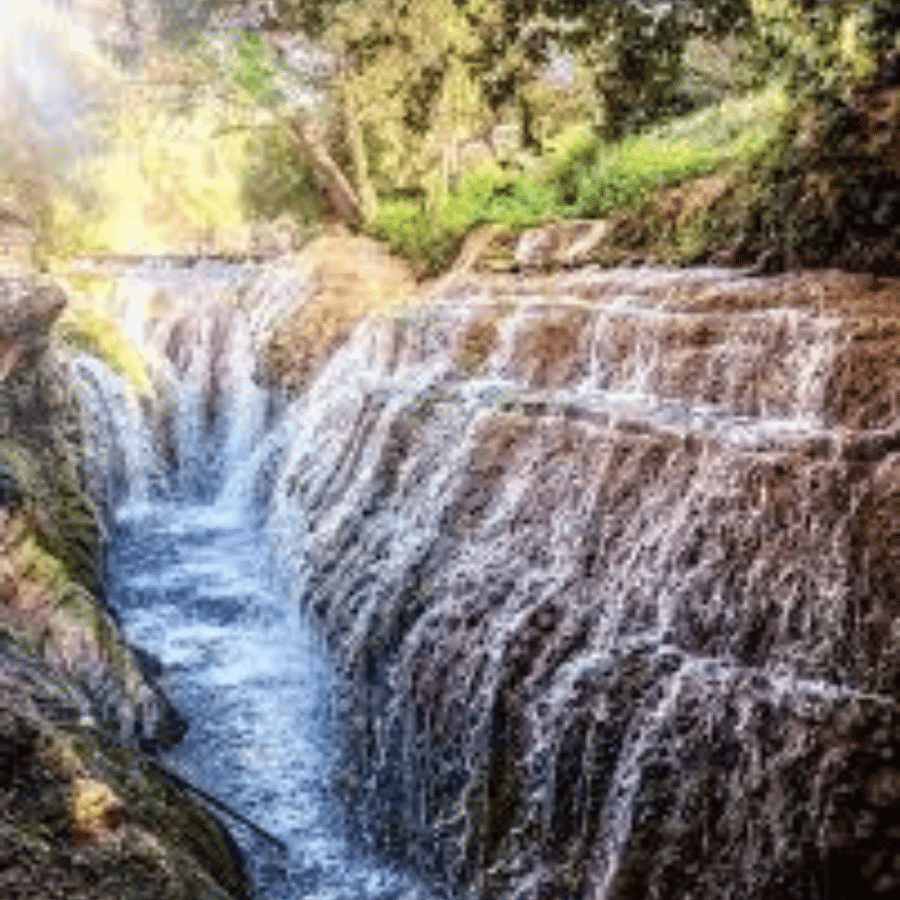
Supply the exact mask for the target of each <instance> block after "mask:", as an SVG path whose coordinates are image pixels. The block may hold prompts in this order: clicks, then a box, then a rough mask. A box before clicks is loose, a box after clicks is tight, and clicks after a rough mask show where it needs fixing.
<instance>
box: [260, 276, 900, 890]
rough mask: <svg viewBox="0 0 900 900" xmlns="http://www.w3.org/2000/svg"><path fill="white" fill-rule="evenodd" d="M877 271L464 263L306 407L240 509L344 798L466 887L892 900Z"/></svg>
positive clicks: (892, 657) (888, 619)
mask: <svg viewBox="0 0 900 900" xmlns="http://www.w3.org/2000/svg"><path fill="white" fill-rule="evenodd" d="M898 364H900V285H898V284H897V283H896V282H892V281H883V282H875V281H873V280H872V279H870V278H868V277H865V276H845V275H839V274H837V273H820V274H815V275H813V274H795V275H786V276H780V277H778V278H773V279H748V278H745V277H743V276H741V275H740V274H736V273H731V274H725V273H722V272H719V271H716V270H695V271H692V272H663V271H657V270H629V271H614V272H600V271H596V270H589V269H585V270H580V271H578V272H573V273H569V274H567V275H550V276H544V277H537V276H535V277H531V278H524V277H521V276H519V277H514V276H495V277H491V278H488V277H476V276H470V277H469V276H467V277H466V279H460V280H457V281H456V282H455V283H449V284H445V285H443V287H442V289H441V292H440V293H437V294H436V295H435V296H433V297H432V298H431V299H430V300H428V301H427V302H423V303H422V304H421V305H419V306H410V307H408V308H407V310H406V311H405V312H403V313H399V314H397V315H395V316H394V317H392V318H389V319H384V320H381V321H371V322H369V323H367V324H366V325H365V326H364V327H363V328H361V329H360V330H359V331H357V333H356V335H355V337H354V338H353V339H352V340H351V341H350V342H349V344H347V345H346V346H345V347H344V348H343V349H342V350H341V351H339V352H338V353H337V354H336V355H335V356H334V357H333V358H332V360H331V362H330V364H329V366H328V367H327V368H326V369H325V370H324V371H323V372H322V374H321V375H320V377H319V379H318V380H317V381H316V382H315V383H314V384H313V386H312V387H311V389H310V390H309V392H308V393H307V395H306V397H305V399H304V401H303V404H302V406H303V408H302V417H303V418H302V422H303V425H302V432H300V433H299V438H298V439H297V440H296V441H295V444H294V449H293V453H292V456H291V457H290V458H289V460H288V464H287V468H286V470H285V472H284V474H283V476H282V478H281V481H280V483H279V485H278V487H277V490H276V495H275V502H274V509H273V514H272V520H271V525H272V529H273V533H274V534H275V535H276V538H277V540H279V541H280V542H281V544H282V547H283V548H284V550H285V553H286V555H287V556H289V557H290V558H291V559H292V560H293V562H294V572H295V575H296V583H297V584H298V594H299V595H300V596H302V597H303V599H304V600H305V602H307V603H308V604H309V605H310V607H311V608H312V609H313V610H315V611H316V612H317V613H318V614H319V615H320V616H322V618H323V620H324V621H325V622H326V624H327V626H328V628H329V629H330V631H331V633H332V634H333V636H334V638H335V640H336V642H337V643H338V645H339V646H340V647H341V648H342V650H343V658H344V660H345V666H346V671H347V674H348V679H349V680H348V683H349V684H350V688H349V689H348V693H347V697H346V698H345V702H346V705H347V712H348V714H349V720H350V721H351V723H352V734H351V738H350V741H349V744H350V746H351V747H352V748H354V749H355V754H354V755H353V760H352V765H353V766H355V768H356V771H355V773H354V775H353V777H350V776H349V775H348V783H350V784H356V785H359V790H360V791H361V792H362V794H363V795H364V796H366V797H367V798H368V799H369V804H370V806H371V808H372V810H373V821H374V820H375V819H376V818H377V819H378V820H380V821H381V822H382V823H386V824H384V826H383V827H384V832H385V840H386V841H388V842H389V843H392V844H394V845H395V846H402V845H404V844H410V845H412V846H413V847H414V848H415V849H414V850H413V851H412V853H413V855H414V856H415V857H416V858H417V859H418V861H419V862H421V863H422V864H424V865H426V866H427V865H431V866H434V867H436V868H441V869H443V870H444V871H447V872H449V873H450V875H451V878H452V879H453V880H456V881H457V882H459V883H463V884H469V885H473V886H474V887H475V888H476V889H479V890H481V891H482V892H483V894H484V895H485V896H491V897H514V898H517V900H537V898H551V897H552V898H554V900H558V898H566V897H572V898H580V897H592V898H596V900H639V898H651V897H665V898H667V900H678V898H684V900H687V898H691V900H723V898H731V900H775V898H786V897H790V898H797V900H807V898H808V900H818V898H822V900H824V898H831V897H851V896H852V897H870V896H871V897H894V896H900V874H898V873H900V756H898V752H900V718H898V715H900V705H898V702H897V693H898V688H900V609H898V606H897V600H898V598H900V549H898V548H900V377H898V374H897V373H898V371H900V366H898Z"/></svg>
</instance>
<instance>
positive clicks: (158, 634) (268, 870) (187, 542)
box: [74, 266, 435, 900]
mask: <svg viewBox="0 0 900 900" xmlns="http://www.w3.org/2000/svg"><path fill="white" fill-rule="evenodd" d="M253 280H254V275H253V273H252V272H250V271H249V270H248V269H241V268H237V269H236V268H234V267H227V266H226V267H223V266H218V267H215V268H214V269H211V270H210V271H209V272H208V273H206V274H205V276H204V275H202V274H201V275H198V273H197V272H190V271H183V270H180V269H178V268H177V267H164V268H162V269H159V268H154V267H151V268H149V269H145V270H143V271H139V272H133V273H131V274H130V275H129V277H128V278H125V279H123V280H122V282H121V284H120V286H119V287H118V289H117V290H118V291H119V293H120V295H121V296H120V301H121V315H122V319H123V321H124V322H125V323H126V325H125V327H127V328H128V329H129V332H130V334H129V337H130V338H131V340H132V341H133V342H134V343H136V344H137V345H138V346H139V347H140V348H141V349H142V352H143V353H144V355H145V356H146V358H147V359H148V360H149V362H150V364H151V366H152V367H153V376H154V380H155V382H156V388H157V392H158V394H157V398H156V402H155V403H148V402H147V400H146V398H144V400H141V399H140V398H137V397H135V395H134V392H133V391H132V390H131V389H130V388H129V387H128V386H127V385H126V384H125V383H124V382H123V379H122V378H121V377H119V376H117V375H115V374H113V373H112V372H111V371H109V370H107V369H106V368H105V367H103V366H102V365H100V364H98V363H97V362H96V360H93V359H90V358H87V357H83V358H79V359H76V360H75V362H74V371H75V374H76V378H77V381H78V383H79V384H80V391H79V393H80V394H81V396H82V400H83V403H84V405H85V407H86V408H87V411H88V417H89V419H91V420H93V422H94V430H95V444H96V447H97V453H98V458H99V459H100V462H101V463H102V467H103V468H104V469H105V477H106V488H105V490H106V496H107V500H108V504H107V506H108V516H107V518H108V520H109V521H108V528H109V534H110V543H109V548H108V557H107V584H108V592H109V597H110V601H111V603H112V605H113V607H114V608H115V610H116V611H117V613H118V615H119V616H120V618H121V621H122V624H123V626H124V629H125V632H126V634H127V635H128V637H129V639H130V640H131V641H132V642H133V643H134V644H135V645H136V646H138V647H140V648H141V649H142V650H144V651H146V652H147V653H149V654H151V655H152V657H155V659H156V660H158V662H159V663H160V664H161V669H162V673H163V674H162V682H163V685H164V687H165V689H166V691H167V693H168V694H169V696H170V697H171V698H172V700H173V701H174V702H175V705H176V706H177V708H178V709H179V711H180V712H181V713H182V714H183V715H184V716H185V717H186V718H187V720H188V722H189V723H190V725H189V729H188V732H187V734H186V737H185V738H184V739H183V740H182V741H181V742H180V743H179V744H178V745H177V746H176V747H174V748H173V749H171V750H169V751H168V752H166V753H165V754H164V757H163V758H164V761H165V763H166V764H167V765H168V766H169V767H170V768H171V769H173V770H174V771H175V772H177V773H179V774H180V775H182V776H183V777H185V778H186V779H187V780H188V781H190V782H191V783H193V784H196V785H197V786H198V787H201V788H202V789H204V790H205V791H208V792H209V793H211V794H212V795H214V796H216V797H218V798H221V799H222V800H223V801H225V802H226V803H227V804H229V805H230V806H231V807H233V808H234V809H235V810H237V811H239V812H240V813H241V814H242V815H244V816H246V817H248V818H249V819H250V820H252V821H254V822H256V823H258V824H259V825H260V826H261V827H262V828H263V829H265V830H266V831H268V832H269V833H271V834H272V835H273V836H275V837H276V838H278V839H279V840H280V841H282V842H283V843H284V844H286V845H287V848H288V850H287V852H284V851H283V850H280V849H279V848H278V847H277V846H275V845H273V844H272V843H271V842H269V841H266V840H264V839H263V838H261V837H260V836H259V835H257V834H254V832H253V831H251V830H250V829H248V828H246V827H245V826H241V825H240V824H235V825H234V829H233V830H234V834H235V837H236V839H237V840H238V842H239V844H240V845H241V847H242V849H243V850H244V851H245V853H246V855H247V860H248V868H249V874H250V876H251V880H252V883H253V886H254V898H255V900H300V898H304V900H425V898H431V897H434V896H435V895H434V893H433V892H431V891H429V890H428V889H426V888H424V887H423V886H421V885H420V884H418V883H417V882H416V881H415V880H414V879H413V878H412V877H411V876H410V875H408V874H407V873H404V872H402V871H400V870H399V869H397V868H394V867H392V866H391V865H389V864H387V863H384V862H380V861H378V860H376V859H374V858H373V856H372V855H371V854H370V853H368V852H367V851H366V849H365V848H364V847H363V846H362V844H363V843H364V842H363V841H360V840H359V838H358V837H357V838H354V837H353V834H354V829H353V827H352V824H353V823H352V816H348V812H347V810H346V809H345V807H344V805H343V804H342V803H341V801H340V800H339V799H337V797H336V795H335V791H334V789H333V784H334V776H335V773H336V771H337V767H338V766H339V764H340V760H339V753H338V750H337V747H338V739H337V735H336V732H335V728H336V724H335V721H334V718H333V716H332V700H333V697H334V684H333V678H334V675H333V671H334V670H333V666H332V664H331V662H330V660H329V656H328V650H327V648H326V647H325V646H324V644H323V643H322V642H321V641H320V640H319V639H318V638H317V635H316V630H315V627H314V626H313V625H312V624H311V623H310V622H308V621H306V620H305V618H304V616H303V614H302V613H301V611H300V609H299V607H298V605H297V604H296V603H295V602H294V601H293V600H292V599H291V598H290V597H289V592H288V590H287V589H286V585H285V584H284V582H283V580H282V579H281V578H280V576H279V574H278V570H277V566H276V565H275V564H274V561H273V559H272V557H271V555H270V552H269V549H268V545H267V538H266V536H265V534H264V531H263V529H262V528H261V525H260V519H261V516H260V513H261V509H260V505H259V503H258V498H254V497H253V496H250V495H248V492H247V491H246V490H240V489H239V488H240V485H241V484H242V483H252V482H253V481H254V475H256V474H257V469H258V467H259V466H260V465H261V464H262V462H263V460H261V458H260V455H259V454H258V453H256V452H255V451H256V450H257V447H258V446H259V445H261V444H263V443H264V442H265V440H266V438H267V437H269V438H271V436H272V434H273V433H275V432H276V431H277V427H278V418H277V415H275V414H274V413H273V412H272V409H271V405H272V404H271V398H269V397H267V395H266V392H265V391H263V390H262V389H260V388H258V387H256V385H255V384H254V382H253V377H252V370H253V363H252V358H251V350H252V348H251V328H252V321H251V317H250V316H249V315H247V314H246V313H245V312H243V311H241V309H240V308H239V304H236V303H235V297H236V296H237V295H238V294H241V292H243V293H244V294H246V293H247V291H248V290H249V289H250V285H251V283H252V282H253ZM257 287H259V285H258V284H257ZM295 287H296V285H295ZM267 289H268V290H270V291H272V292H274V293H276V294H277V291H278V290H280V289H281V288H280V287H279V283H278V279H277V277H276V278H275V281H274V282H269V283H268V286H267ZM192 292H193V293H192ZM257 299H258V298H257ZM160 304H163V305H165V304H170V305H171V307H172V308H171V309H169V310H167V311H166V312H165V313H164V314H163V315H162V316H157V317H156V319H155V320H152V319H151V317H149V316H148V315H146V313H147V311H148V310H149V309H150V308H151V307H152V308H153V309H155V310H156V311H157V313H158V312H159V308H160ZM160 388H163V390H162V392H160ZM248 473H249V479H248V478H242V475H243V476H246V475H247V474H248ZM251 493H252V492H251Z"/></svg>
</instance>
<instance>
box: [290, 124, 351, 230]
mask: <svg viewBox="0 0 900 900" xmlns="http://www.w3.org/2000/svg"><path fill="white" fill-rule="evenodd" d="M288 128H289V130H290V133H291V136H292V137H293V138H294V141H295V142H296V144H297V146H298V147H299V149H300V151H301V152H302V153H303V154H304V156H306V158H307V159H308V160H309V161H310V163H311V164H312V167H313V171H314V172H315V175H316V178H317V179H318V181H319V183H320V185H321V186H322V189H323V190H324V191H325V195H326V197H327V198H328V202H329V203H330V204H331V208H332V210H333V211H334V214H335V215H336V216H337V218H338V219H340V221H341V222H343V223H345V224H346V225H350V226H357V225H360V224H361V223H362V221H363V210H362V204H361V203H360V201H359V197H358V196H357V194H356V191H354V189H353V186H352V185H351V184H350V181H349V179H348V178H347V176H346V175H344V173H343V172H342V171H341V169H340V166H338V164H337V163H336V162H335V161H334V159H332V157H331V154H330V153H329V152H328V150H327V149H326V148H325V146H324V145H323V144H322V142H321V140H319V138H317V137H316V136H315V135H314V134H312V132H311V130H310V129H309V128H308V127H307V125H306V123H305V122H304V121H303V120H302V119H300V118H299V117H297V116H295V117H294V118H292V119H290V120H289V121H288Z"/></svg>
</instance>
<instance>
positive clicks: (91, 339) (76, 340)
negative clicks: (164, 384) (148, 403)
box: [56, 306, 152, 396]
mask: <svg viewBox="0 0 900 900" xmlns="http://www.w3.org/2000/svg"><path fill="white" fill-rule="evenodd" d="M56 334H57V336H58V337H59V338H60V339H61V340H63V341H64V342H65V343H67V344H69V345H70V346H71V347H75V348H77V349H79V350H84V351H85V352H87V353H91V354H93V355H94V356H97V357H99V358H100V359H102V360H103V361H104V362H105V363H106V364H107V365H108V366H109V367H110V368H111V369H112V370H113V371H114V372H117V373H118V374H119V375H121V376H122V377H123V378H124V379H125V380H126V381H128V382H129V383H130V384H131V386H132V387H133V388H134V389H135V390H136V391H137V392H138V393H139V394H140V395H142V396H150V394H151V393H152V384H151V382H150V377H149V374H148V371H147V364H146V362H145V360H144V359H143V357H142V356H141V353H140V351H139V350H138V349H137V348H136V347H135V346H134V345H133V344H132V343H131V341H129V340H128V338H127V337H126V336H125V335H124V334H123V333H122V330H121V328H120V327H119V325H118V324H117V323H116V321H115V320H114V319H112V318H110V317H109V316H106V315H104V314H103V313H102V312H100V311H99V310H98V309H95V308H92V307H87V306H78V307H72V308H69V309H68V310H67V311H66V314H65V315H64V316H63V318H62V319H60V320H59V322H58V323H57V325H56Z"/></svg>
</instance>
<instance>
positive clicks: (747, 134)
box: [371, 84, 789, 272]
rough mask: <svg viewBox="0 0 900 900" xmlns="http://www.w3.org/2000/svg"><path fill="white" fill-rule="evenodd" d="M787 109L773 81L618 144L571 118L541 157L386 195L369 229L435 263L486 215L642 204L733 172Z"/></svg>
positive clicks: (616, 209)
mask: <svg viewBox="0 0 900 900" xmlns="http://www.w3.org/2000/svg"><path fill="white" fill-rule="evenodd" d="M788 109H789V102H788V97H787V94H786V91H785V89H784V88H783V87H782V86H781V85H780V84H772V85H770V86H768V87H766V88H765V89H763V90H760V91H757V92H754V93H752V94H749V95H747V96H745V97H740V98H729V99H726V100H724V101H722V102H721V103H718V104H716V105H714V106H711V107H708V108H706V109H703V110H701V111H699V112H695V113H693V114H691V115H688V116H685V117H682V118H677V119H673V120H671V121H669V122H667V123H664V124H661V125H658V126H656V127H654V128H651V129H648V130H647V131H645V132H643V133H641V134H637V135H631V136H629V137H626V138H624V139H623V140H620V141H617V142H615V143H605V142H603V141H601V140H599V139H598V138H597V136H596V135H595V133H594V131H593V130H592V129H591V128H590V127H589V126H588V125H583V124H579V125H574V126H572V127H570V128H568V129H567V130H565V131H563V132H562V133H561V134H560V135H558V136H557V137H556V138H555V140H553V141H552V142H551V143H550V144H549V145H548V147H547V149H546V152H545V153H544V154H543V155H542V156H541V157H538V158H531V159H529V160H523V161H521V162H520V163H518V164H506V165H502V164H500V163H496V162H491V163H485V164H482V165H481V166H479V167H478V168H476V169H474V170H472V171H470V172H469V173H468V174H466V175H465V176H464V177H463V178H462V179H461V181H460V182H459V184H458V185H457V186H456V187H455V189H453V190H452V191H451V192H450V194H449V195H448V196H447V197H446V198H443V199H441V200H439V201H436V202H435V201H431V202H429V200H428V199H427V198H421V199H419V198H388V199H386V200H384V201H383V203H382V204H381V207H380V210H379V213H378V216H377V217H376V219H375V220H374V222H373V223H372V225H371V228H372V231H373V233H374V234H375V235H376V236H377V237H379V238H381V239H382V240H385V241H387V242H388V244H390V245H391V247H392V248H393V249H395V250H397V251H398V252H400V253H403V254H404V255H406V256H408V257H411V258H413V259H414V260H416V261H417V262H418V263H419V264H420V265H421V266H422V267H423V268H424V269H425V270H426V271H430V272H433V271H436V270H439V269H440V268H442V267H443V266H445V265H446V264H447V263H448V262H449V261H450V259H451V258H452V257H453V254H454V253H455V251H456V249H457V248H458V246H459V244H460V241H461V239H462V238H463V237H464V236H465V235H466V234H467V233H468V232H469V231H470V230H471V229H472V228H474V227H476V226H478V225H480V224H484V223H490V222H493V223H499V224H501V225H504V226H507V227H508V228H510V229H514V230H519V229H524V228H527V227H529V226H532V225H536V224H539V223H542V222H546V221H550V220H554V219H573V218H603V217H606V216H610V215H613V214H617V213H622V212H624V211H632V212H638V211H642V210H643V208H644V207H645V206H646V204H647V203H648V201H650V200H651V199H652V198H654V197H655V196H657V195H659V194H660V192H662V191H665V190H666V189H667V188H671V187H673V186H676V185H679V184H684V183H685V182H690V181H691V180H692V179H697V178H700V177H702V176H706V175H709V174H711V173H715V172H721V173H723V174H725V176H726V177H727V178H728V179H729V180H731V179H734V180H735V181H736V180H738V178H739V174H740V173H741V172H742V171H746V170H747V169H748V168H750V167H752V166H753V165H754V163H755V161H756V160H758V159H760V158H762V157H763V156H764V155H765V153H766V152H767V150H768V148H770V147H771V146H772V145H773V144H774V142H775V141H776V140H777V137H778V135H779V133H780V132H781V130H782V126H783V123H784V120H785V117H786V115H787V113H788Z"/></svg>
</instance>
